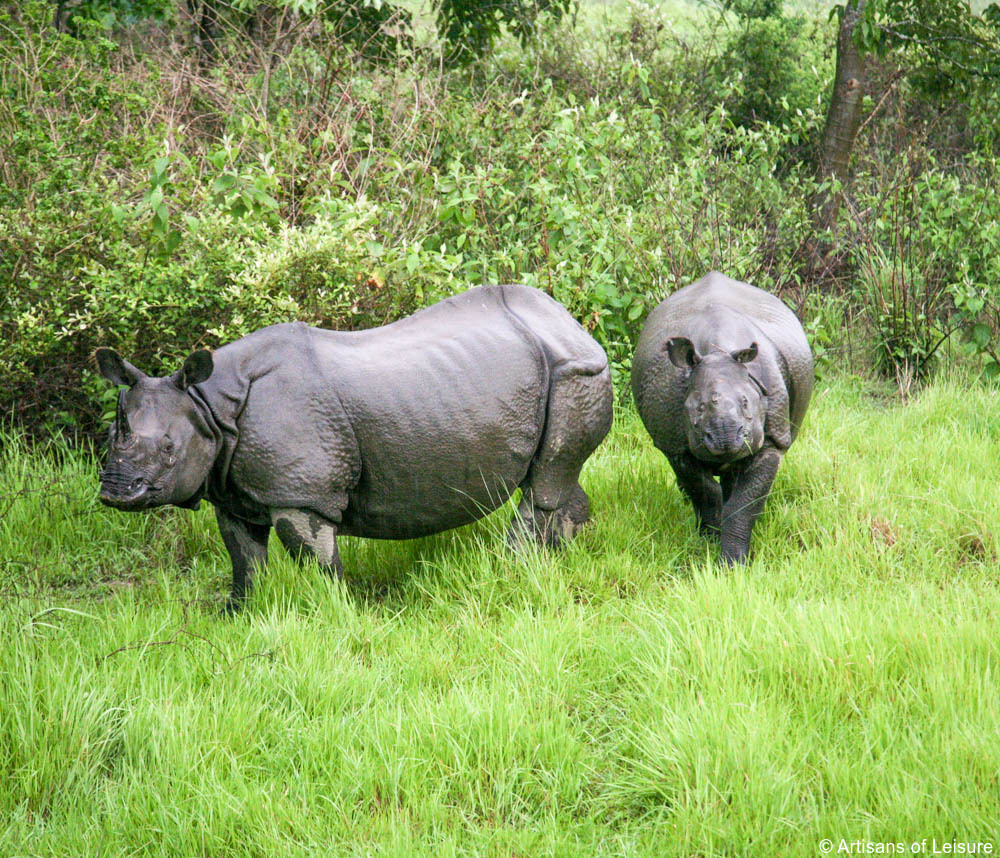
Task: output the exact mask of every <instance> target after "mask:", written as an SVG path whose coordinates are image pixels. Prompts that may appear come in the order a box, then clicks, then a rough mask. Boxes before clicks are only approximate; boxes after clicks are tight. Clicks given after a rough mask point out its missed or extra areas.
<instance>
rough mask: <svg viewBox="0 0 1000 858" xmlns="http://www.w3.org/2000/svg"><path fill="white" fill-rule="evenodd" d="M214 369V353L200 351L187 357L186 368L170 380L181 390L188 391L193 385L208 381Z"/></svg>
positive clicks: (178, 371) (181, 369)
mask: <svg viewBox="0 0 1000 858" xmlns="http://www.w3.org/2000/svg"><path fill="white" fill-rule="evenodd" d="M214 368H215V362H214V361H213V360H212V353H211V352H210V351H209V350H208V349H198V350H197V351H194V352H191V354H189V355H188V356H187V358H186V359H185V361H184V366H182V367H181V368H180V369H179V370H177V372H175V373H174V374H173V375H172V376H170V378H171V380H172V381H173V382H174V384H176V385H177V386H178V387H179V388H180V389H181V390H187V389H188V388H189V387H190V386H191V385H192V384H201V383H202V382H203V381H207V380H208V377H209V376H210V375H211V374H212V370H213V369H214Z"/></svg>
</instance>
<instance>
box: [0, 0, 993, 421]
mask: <svg viewBox="0 0 1000 858" xmlns="http://www.w3.org/2000/svg"><path fill="white" fill-rule="evenodd" d="M941 2H945V0H941ZM115 5H116V4H111V6H112V7H114V6H115ZM124 5H125V6H126V7H128V8H133V7H132V6H129V4H124ZM154 5H155V6H157V8H159V7H164V8H168V9H170V8H173V9H174V12H175V14H174V15H173V16H172V17H171V16H167V17H165V18H163V19H162V20H160V19H157V18H129V17H127V16H126V15H125V14H124V13H120V14H119V16H118V17H114V16H113V15H111V14H110V13H108V14H106V15H104V16H100V15H96V14H95V15H94V16H92V17H89V18H88V17H84V16H83V15H82V14H81V15H77V16H75V17H72V18H71V20H72V22H73V26H72V27H71V28H68V29H66V30H65V31H57V30H55V29H54V28H53V27H52V26H51V19H52V6H51V4H48V3H43V2H37V0H35V1H34V2H27V3H19V4H6V5H0V68H2V79H0V88H2V97H0V282H2V283H3V284H4V286H5V288H4V290H3V297H2V303H0V397H2V398H3V399H4V400H5V401H9V402H11V403H12V411H13V415H14V417H15V419H16V421H17V422H18V423H20V424H23V425H27V426H29V427H31V428H34V429H36V430H38V429H40V430H42V431H52V430H57V429H66V428H69V429H74V430H82V431H84V432H85V433H88V434H90V433H93V432H94V431H95V429H96V428H97V427H98V426H99V425H100V421H101V416H102V414H106V412H107V411H108V403H109V402H111V401H112V400H113V397H114V391H113V390H109V389H108V388H107V386H106V385H104V384H102V383H101V382H99V381H98V380H97V379H96V378H95V377H94V376H93V374H92V373H91V372H90V371H89V369H88V360H89V355H90V353H91V352H92V350H93V348H94V347H95V346H97V345H99V344H106V345H111V346H114V347H116V348H119V349H120V350H121V351H122V352H123V353H125V354H127V355H129V356H130V357H131V358H132V359H133V362H135V363H137V364H138V365H139V366H141V367H142V368H143V369H145V370H146V371H148V372H158V371H165V370H167V369H173V368H176V366H177V365H178V361H179V360H180V359H181V358H182V357H183V355H185V354H186V353H187V352H188V351H189V350H190V349H191V348H193V347H195V346H198V345H209V346H214V345H217V344H220V343H222V342H225V341H227V340H230V339H233V338H236V337H238V336H240V335H242V334H244V333H246V332H248V331H249V330H252V329H254V328H256V327H259V326H261V325H264V324H267V323H270V322H275V321H279V320H286V319H290V318H299V319H305V320H307V321H311V322H315V323H317V324H321V325H327V326H332V327H340V328H352V327H361V326H369V325H373V324H378V323H381V322H384V321H387V320H390V319H393V318H395V317H398V316H400V315H403V314H405V313H407V312H410V311H411V310H413V309H414V308H416V307H417V306H419V305H422V304H425V303H427V302H429V301H432V300H434V299H436V298H439V297H442V296H444V295H447V294H450V293H453V292H455V291H458V290H461V289H463V288H466V287H467V286H468V285H469V284H476V283H480V282H484V281H523V282H527V283H532V284H536V285H539V286H541V287H542V288H544V289H546V290H547V291H549V292H551V293H552V294H553V295H554V296H555V297H556V298H558V299H559V300H560V301H562V302H564V303H565V304H566V305H567V306H568V307H569V308H570V309H571V310H572V312H573V313H574V314H575V315H576V316H577V318H579V319H580V320H581V321H582V322H583V323H584V324H585V325H586V326H587V327H588V328H589V329H591V330H593V331H594V333H595V336H596V337H597V338H598V339H599V340H600V341H601V343H602V344H603V345H605V346H606V347H607V349H608V351H609V354H610V355H611V357H612V360H613V362H614V366H615V370H616V381H617V382H618V383H619V385H620V384H621V381H622V379H623V375H622V373H623V372H625V371H627V369H628V361H629V354H630V350H631V346H632V344H633V342H634V339H635V336H636V333H637V330H638V327H639V325H640V324H641V322H642V320H643V318H644V316H645V313H646V311H647V310H648V308H649V307H650V306H651V305H653V304H654V303H656V302H657V301H658V300H660V299H661V298H662V297H663V296H664V295H665V294H667V293H668V292H669V291H670V290H672V289H674V288H676V287H677V286H679V285H682V284H684V283H687V282H690V281H692V280H694V279H696V278H697V277H699V276H701V275H702V274H704V273H705V272H706V271H708V270H710V269H712V268H717V269H720V270H723V271H725V272H726V273H728V274H730V275H732V276H735V277H738V278H744V279H747V280H750V281H752V282H753V283H755V284H756V285H759V286H762V287H764V288H767V289H771V290H773V291H775V292H777V293H778V294H780V295H782V296H783V297H784V298H785V299H786V301H788V302H789V303H791V304H792V306H793V307H795V308H796V309H797V310H798V311H799V313H800V314H801V315H802V317H803V318H804V321H805V322H806V324H807V326H808V328H809V330H810V332H811V333H812V336H813V341H814V346H815V347H816V348H817V350H818V352H819V353H820V354H821V355H822V354H823V353H824V351H825V350H829V349H847V351H846V352H844V351H840V352H838V362H844V361H845V360H846V362H849V363H850V364H851V365H852V366H854V367H860V368H864V367H866V366H872V365H877V366H878V367H879V368H880V369H881V370H882V371H884V372H886V373H887V374H889V375H890V376H892V375H896V376H898V377H899V378H900V380H901V382H902V383H903V384H904V385H906V384H908V383H909V382H910V381H912V380H913V379H914V378H917V377H922V376H923V375H925V374H926V371H927V370H929V369H930V368H931V367H932V365H933V357H934V356H935V355H936V354H940V351H941V349H942V348H948V349H950V350H951V353H952V354H961V353H963V352H965V351H968V352H971V353H972V354H973V355H978V356H981V357H980V358H978V360H979V362H978V363H977V366H980V367H983V368H985V369H986V370H988V371H989V372H992V373H995V372H996V370H997V368H998V366H1000V365H998V364H997V362H996V358H997V355H998V350H997V342H996V335H997V330H998V324H1000V311H998V289H1000V287H998V285H997V284H998V283H1000V197H998V196H997V194H996V193H995V187H996V186H997V182H998V170H997V161H996V151H995V150H996V146H997V116H998V113H997V110H996V104H995V102H996V91H997V90H996V88H995V87H994V86H992V85H990V81H991V79H989V78H988V77H987V78H981V77H976V76H975V75H965V77H961V78H960V76H959V75H958V74H957V72H956V71H955V69H952V71H951V72H950V73H949V75H950V76H949V77H948V80H949V81H952V82H953V83H954V84H955V85H953V86H950V87H948V86H944V84H942V82H941V77H942V75H941V73H940V63H936V60H935V58H934V57H932V56H930V55H927V54H925V53H920V52H919V51H914V50H910V51H908V52H905V53H904V52H902V50H900V51H897V52H895V53H894V52H893V51H891V50H888V49H885V50H882V52H881V54H880V55H879V56H878V57H877V58H875V59H873V60H872V62H871V64H870V70H869V74H868V76H869V78H870V80H869V84H868V89H869V90H870V94H869V95H868V96H866V100H865V104H866V105H867V113H866V114H865V120H864V127H863V128H862V130H861V133H860V134H859V135H858V138H857V143H856V145H855V146H854V160H853V162H852V164H853V173H852V177H851V186H850V188H849V189H848V193H846V194H845V196H844V204H843V205H841V206H840V217H839V223H838V225H837V227H836V230H835V231H834V232H831V231H829V230H827V231H826V232H821V231H818V229H817V224H816V218H815V217H814V213H813V209H814V207H815V206H816V202H815V201H816V199H817V195H822V194H825V193H826V194H828V193H829V191H830V188H831V181H829V180H828V179H827V178H823V180H822V183H821V182H820V180H818V179H817V175H818V174H817V171H816V166H815V165H816V162H817V158H818V153H817V150H818V148H819V147H820V145H821V136H822V135H821V132H822V130H823V126H824V117H825V115H826V112H827V107H828V104H829V98H830V86H831V81H832V79H833V61H834V54H835V39H836V30H837V25H836V21H835V20H828V19H827V17H826V16H825V14H823V15H822V16H820V15H817V14H815V13H813V14H806V13H797V12H794V10H790V11H782V8H781V5H780V4H777V3H769V4H757V5H756V6H755V5H754V4H751V3H743V4H735V6H736V11H735V12H730V13H726V14H722V15H720V14H715V13H711V12H710V11H709V10H707V9H705V8H702V7H686V6H678V7H667V9H666V10H661V9H658V8H655V7H648V6H644V5H642V4H630V5H626V6H623V7H622V8H620V9H618V10H616V11H615V12H614V14H598V13H597V11H596V10H595V9H593V8H588V7H584V8H583V9H582V10H581V11H580V14H579V19H578V20H577V24H576V28H575V29H574V28H573V27H572V22H571V21H569V20H564V21H563V22H562V23H561V24H559V25H553V26H552V27H550V28H548V29H544V30H542V31H541V32H540V33H539V34H538V36H537V38H536V39H534V40H533V41H530V43H529V44H528V46H527V47H524V48H522V47H521V46H519V45H518V43H516V42H514V41H510V42H507V41H503V40H501V41H500V42H498V43H497V45H496V49H495V50H494V51H493V52H492V53H489V54H487V55H485V56H483V57H482V58H481V59H480V60H479V61H477V62H475V63H472V64H464V65H442V64H441V53H440V51H439V50H438V49H436V48H435V44H436V43H435V42H433V40H431V41H428V43H427V44H423V45H420V44H415V45H413V46H411V48H410V49H409V50H407V51H402V50H401V51H400V52H399V54H398V56H397V57H396V59H395V60H394V61H392V62H385V61H382V62H377V63H376V62H373V61H371V60H370V59H369V58H367V57H366V55H365V53H364V52H363V51H360V50H359V49H357V48H356V47H355V46H353V45H352V43H350V42H344V41H341V40H339V39H338V31H337V30H336V28H333V27H331V26H330V25H329V22H328V21H324V20H320V21H318V22H317V21H316V20H314V19H311V18H308V17H301V18H295V19H294V21H295V23H294V25H291V24H290V25H287V26H285V27H284V29H282V27H281V26H280V25H279V24H274V25H273V26H272V29H271V30H269V31H266V32H264V34H263V35H257V36H254V35H253V34H252V33H251V34H250V35H247V30H246V28H239V29H235V30H233V32H231V33H229V35H228V36H226V37H225V38H223V37H220V40H219V42H218V44H217V46H216V50H215V52H214V54H213V59H212V63H211V64H210V65H208V66H206V64H205V61H204V57H203V56H202V55H201V53H200V52H198V51H196V50H194V49H192V48H191V45H190V42H191V39H190V32H191V29H190V28H191V23H190V21H189V20H188V18H186V17H185V16H184V15H183V14H182V12H183V7H181V6H179V5H178V6H176V8H175V7H174V6H173V5H172V4H169V3H158V4H154ZM279 5H280V4H279ZM94 6H95V4H89V5H87V4H84V6H83V7H82V8H83V9H89V8H91V7H94ZM96 7H100V4H96ZM60 8H62V7H60ZM67 8H70V9H71V8H74V7H72V6H70V7H67ZM101 8H103V7H101ZM135 8H140V7H135ZM248 8H249V7H248ZM737 13H739V14H737ZM765 13H766V14H765ZM64 14H65V10H64ZM268 20H270V19H268ZM983 68H984V69H985V72H984V74H985V73H986V72H989V71H990V67H989V65H988V64H984V65H983ZM934 69H938V72H939V73H938V74H937V76H935V74H933V73H932V72H933V71H934ZM963 81H964V83H963V86H962V87H958V83H959V82H963ZM837 181H838V180H837V179H836V178H834V180H833V182H837ZM841 358H842V359H841Z"/></svg>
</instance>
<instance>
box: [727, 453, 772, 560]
mask: <svg viewBox="0 0 1000 858" xmlns="http://www.w3.org/2000/svg"><path fill="white" fill-rule="evenodd" d="M781 457H782V454H781V451H780V450H777V449H775V448H774V447H765V448H764V449H763V450H761V451H760V452H759V453H757V454H756V455H754V456H753V457H752V458H751V459H750V461H749V462H747V464H746V465H745V466H744V467H743V468H741V469H740V471H739V472H738V473H737V474H736V475H735V476H734V477H733V481H732V488H731V491H730V493H729V497H728V499H727V500H726V504H725V506H724V507H723V509H722V559H723V561H725V562H726V563H730V564H732V563H744V562H746V559H747V555H748V554H749V553H750V534H751V532H752V531H753V526H754V522H756V521H757V517H758V516H759V515H760V514H761V512H762V511H763V509H764V503H765V502H766V501H767V496H768V495H769V494H770V492H771V484H772V483H773V482H774V477H775V475H776V474H777V473H778V465H780V464H781Z"/></svg>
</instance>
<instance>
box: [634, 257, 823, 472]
mask: <svg viewBox="0 0 1000 858" xmlns="http://www.w3.org/2000/svg"><path fill="white" fill-rule="evenodd" d="M678 336H683V337H687V338H688V339H690V340H691V341H692V342H693V343H694V344H695V346H696V348H697V349H698V351H699V352H700V353H702V354H705V353H707V352H709V351H710V350H713V349H721V350H723V351H736V350H738V349H744V348H747V347H748V346H749V345H750V343H751V342H756V343H757V346H758V355H759V356H758V358H757V360H758V361H759V362H760V364H761V366H762V367H763V369H764V375H765V381H766V383H767V385H768V387H769V389H770V392H771V393H772V395H773V397H774V399H775V400H776V401H782V402H787V420H788V422H790V424H791V427H790V428H791V437H792V439H794V437H795V435H796V434H797V432H798V427H799V426H800V425H801V423H802V419H803V418H804V417H805V413H806V408H807V406H808V404H809V399H810V397H811V396H812V387H813V362H812V352H811V350H810V348H809V343H808V341H807V340H806V336H805V332H804V331H803V330H802V325H801V324H800V322H799V320H798V318H797V317H796V316H795V314H794V313H793V312H792V311H791V310H790V309H789V308H788V307H786V306H785V304H784V303H782V302H781V301H780V300H779V299H778V298H776V297H775V296H774V295H771V294H770V293H768V292H765V291H763V290H762V289H757V288H756V287H754V286H750V285H749V284H746V283H741V282H739V281H738V280H733V279H732V278H730V277H726V276H725V275H724V274H720V273H719V272H715V271H713V272H712V273H710V274H708V275H706V276H705V277H703V278H702V279H701V280H699V281H697V282H696V283H692V284H691V285H690V286H685V287H684V288H682V289H679V290H678V291H676V292H674V293H673V294H672V295H670V296H669V297H668V298H667V299H666V300H664V301H663V302H661V303H660V304H659V305H658V306H657V307H656V308H655V309H654V310H653V312H652V313H650V314H649V317H648V319H647V320H646V324H645V326H644V327H643V331H642V334H641V336H640V338H639V343H638V345H637V347H636V353H635V357H634V359H633V364H632V390H633V395H634V397H635V401H636V405H637V407H638V409H639V413H640V414H641V415H642V417H643V420H644V422H646V425H647V426H651V427H654V426H655V427H662V428H660V429H658V430H657V431H658V432H659V433H660V435H659V437H657V435H656V434H653V440H654V441H655V442H656V444H657V446H658V447H660V449H663V450H666V451H669V452H673V451H679V450H681V449H684V447H685V446H686V443H687V442H686V434H685V430H684V421H683V420H682V419H681V420H679V419H677V418H678V416H679V415H680V416H683V415H684V414H685V412H684V407H683V406H684V399H685V395H686V392H685V374H684V373H683V372H682V371H681V370H679V369H677V368H676V367H675V366H674V365H673V364H672V363H671V362H670V359H669V357H668V355H667V353H666V350H665V346H666V343H667V340H669V339H670V338H671V337H678ZM650 431H651V434H652V433H653V430H652V429H651V430H650Z"/></svg>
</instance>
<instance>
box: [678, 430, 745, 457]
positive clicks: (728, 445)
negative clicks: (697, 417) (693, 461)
mask: <svg viewBox="0 0 1000 858" xmlns="http://www.w3.org/2000/svg"><path fill="white" fill-rule="evenodd" d="M693 446H694V447H695V449H694V450H693V451H692V452H694V454H695V456H696V457H697V458H699V459H702V460H703V461H707V462H736V461H739V460H740V459H744V458H746V457H747V456H752V455H753V454H754V453H755V452H756V451H755V450H754V448H753V444H752V443H751V439H750V437H749V434H748V433H747V432H746V431H744V430H743V429H742V428H740V429H737V430H736V431H732V432H725V431H716V432H714V433H713V432H706V433H704V434H703V435H702V436H701V437H700V438H698V439H697V443H696V444H695V445H693Z"/></svg>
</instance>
